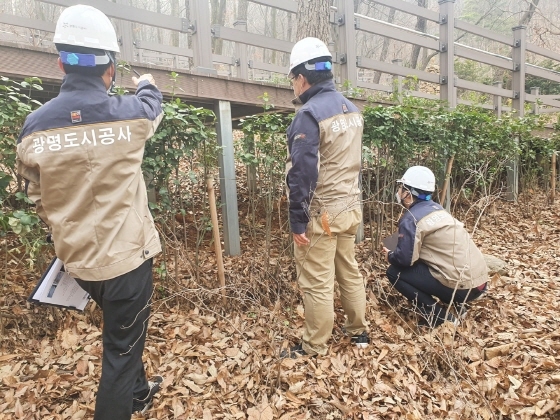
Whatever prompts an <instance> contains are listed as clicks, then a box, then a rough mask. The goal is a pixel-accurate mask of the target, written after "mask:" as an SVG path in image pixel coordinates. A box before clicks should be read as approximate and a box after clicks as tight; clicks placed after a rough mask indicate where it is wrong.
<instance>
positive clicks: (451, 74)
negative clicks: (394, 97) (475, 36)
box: [438, 0, 457, 211]
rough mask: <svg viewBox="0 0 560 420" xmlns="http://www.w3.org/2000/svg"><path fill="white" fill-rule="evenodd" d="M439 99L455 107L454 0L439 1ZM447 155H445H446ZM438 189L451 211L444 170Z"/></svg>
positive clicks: (450, 162)
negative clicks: (441, 189)
mask: <svg viewBox="0 0 560 420" xmlns="http://www.w3.org/2000/svg"><path fill="white" fill-rule="evenodd" d="M438 3H439V16H440V18H439V72H440V91H439V97H440V99H441V100H442V101H443V102H445V104H446V106H447V108H448V109H454V108H455V107H456V106H457V89H455V0H439V2H438ZM448 154H449V153H446V155H448ZM445 157H446V161H445V163H444V165H443V167H444V168H447V167H449V165H450V164H452V162H453V158H454V157H453V156H445ZM440 187H441V188H445V191H444V196H445V199H444V202H442V203H440V204H441V205H442V206H444V207H445V209H446V210H447V211H450V210H451V182H449V180H447V170H445V169H444V172H443V181H442V182H440Z"/></svg>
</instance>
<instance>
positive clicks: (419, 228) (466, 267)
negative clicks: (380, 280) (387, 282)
mask: <svg viewBox="0 0 560 420" xmlns="http://www.w3.org/2000/svg"><path fill="white" fill-rule="evenodd" d="M418 260H420V261H422V262H424V263H426V264H427V265H428V266H429V268H430V272H431V273H432V275H433V276H434V277H435V278H436V279H437V280H439V281H440V282H441V283H442V284H444V285H445V286H447V287H451V288H455V287H457V288H458V289H472V288H474V287H478V286H480V285H482V284H484V283H486V282H487V281H488V268H487V266H486V262H485V260H484V257H483V255H482V253H481V252H480V250H479V249H478V248H477V246H476V245H475V243H474V242H473V240H472V239H471V237H470V235H469V233H468V232H467V230H466V229H465V227H464V225H463V223H461V222H459V221H458V220H456V219H455V218H453V216H451V215H450V214H449V213H448V212H447V211H445V210H444V209H443V207H441V206H440V205H439V204H437V203H434V202H433V201H431V200H429V201H417V202H416V203H414V204H413V205H412V207H410V208H409V209H408V210H407V211H406V213H405V214H404V216H403V217H402V218H401V220H400V221H399V238H398V242H397V247H396V249H395V250H394V251H393V252H391V253H389V262H390V263H391V264H394V265H400V266H405V267H410V266H412V265H413V264H414V263H415V262H417V261H418Z"/></svg>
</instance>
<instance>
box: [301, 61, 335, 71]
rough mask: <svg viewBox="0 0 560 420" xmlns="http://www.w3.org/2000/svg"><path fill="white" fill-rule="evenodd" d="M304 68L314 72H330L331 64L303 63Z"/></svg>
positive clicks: (328, 62)
mask: <svg viewBox="0 0 560 420" xmlns="http://www.w3.org/2000/svg"><path fill="white" fill-rule="evenodd" d="M305 68H306V69H307V70H315V71H330V70H332V63H331V62H330V61H321V62H319V63H313V64H309V63H305Z"/></svg>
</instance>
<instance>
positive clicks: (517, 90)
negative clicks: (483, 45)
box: [512, 26, 527, 118]
mask: <svg viewBox="0 0 560 420" xmlns="http://www.w3.org/2000/svg"><path fill="white" fill-rule="evenodd" d="M526 34H527V28H526V27H525V26H516V27H515V28H513V54H512V58H513V80H512V88H513V109H515V110H516V111H517V116H518V117H519V118H523V117H524V116H525V59H526V57H525V56H526V45H527V41H526Z"/></svg>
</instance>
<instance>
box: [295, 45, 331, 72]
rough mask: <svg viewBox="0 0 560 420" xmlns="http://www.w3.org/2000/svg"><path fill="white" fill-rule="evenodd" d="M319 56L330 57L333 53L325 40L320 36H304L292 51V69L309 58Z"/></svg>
mask: <svg viewBox="0 0 560 420" xmlns="http://www.w3.org/2000/svg"><path fill="white" fill-rule="evenodd" d="M319 57H330V58H332V54H331V52H330V51H329V49H328V48H327V46H326V45H325V43H324V42H323V41H321V40H320V39H319V38H311V37H309V38H303V39H302V40H301V41H298V42H296V45H294V48H292V53H291V54H290V71H289V72H288V74H290V73H291V72H292V70H293V69H294V68H295V67H297V66H299V65H300V64H302V63H307V62H308V61H309V60H313V59H314V58H319Z"/></svg>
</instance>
